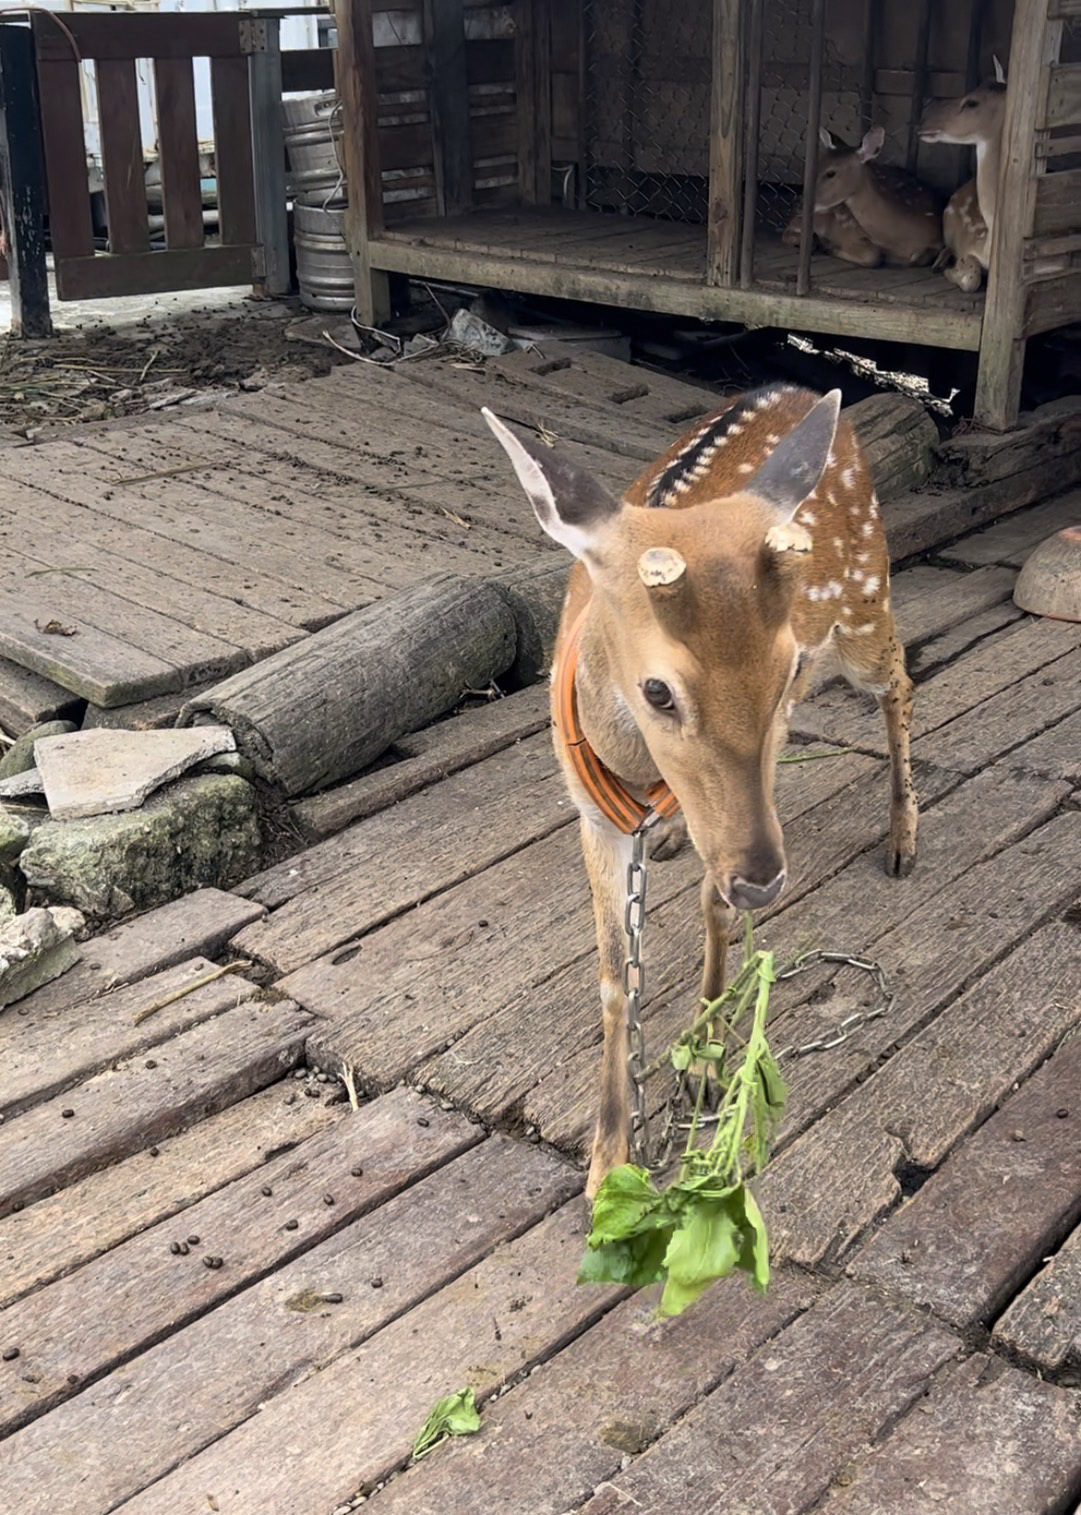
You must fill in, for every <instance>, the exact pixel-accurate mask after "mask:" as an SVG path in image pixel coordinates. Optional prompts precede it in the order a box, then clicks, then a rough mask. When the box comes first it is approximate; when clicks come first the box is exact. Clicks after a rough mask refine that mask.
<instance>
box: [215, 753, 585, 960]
mask: <svg viewBox="0 0 1081 1515" xmlns="http://www.w3.org/2000/svg"><path fill="white" fill-rule="evenodd" d="M575 813H576V812H575V811H574V807H573V806H572V804H571V802H570V800H569V799H568V798H567V795H566V789H565V786H564V783H563V777H562V774H561V773H559V772H558V771H557V767H556V759H555V754H554V753H553V751H552V746H551V743H550V742H549V740H548V737H547V735H545V734H544V733H540V734H538V735H537V736H535V737H531V738H530V739H529V740H528V741H527V742H524V743H522V745H521V746H519V747H513V748H510V749H509V750H505V751H503V752H500V753H496V754H495V756H493V757H490V758H488V759H487V761H485V762H483V763H478V764H477V765H476V766H475V767H472V768H468V769H466V770H465V771H464V772H463V773H460V774H457V775H455V776H454V777H453V778H449V779H445V780H444V781H443V783H442V784H439V785H437V786H435V787H434V788H431V789H426V790H424V791H423V793H421V794H418V795H414V796H413V797H412V798H411V799H408V800H405V801H403V802H402V804H400V805H396V806H395V807H394V808H393V809H392V810H389V811H383V812H382V814H380V815H376V816H372V817H371V819H370V820H367V821H361V822H360V823H359V824H358V825H357V826H354V827H351V828H350V829H349V830H348V831H345V832H342V833H341V834H340V835H339V836H337V837H334V838H332V839H331V840H330V841H327V842H324V843H322V845H321V846H318V847H313V848H312V849H311V850H310V851H308V852H306V853H302V854H301V856H300V857H299V858H298V859H297V860H296V863H295V865H294V870H293V871H294V872H295V875H296V877H295V878H293V879H291V880H289V885H290V888H291V890H292V898H291V899H290V900H289V901H288V903H286V904H283V905H282V906H281V907H280V908H279V909H278V910H276V911H275V913H274V914H273V915H272V916H271V917H269V918H268V919H266V920H263V921H257V922H256V923H255V924H254V925H252V926H249V927H247V928H246V929H245V930H244V931H242V932H241V933H240V935H239V936H238V937H237V938H236V939H235V940H234V943H233V945H234V948H235V950H236V951H238V952H241V953H244V954H246V955H248V954H250V955H252V956H254V957H257V958H258V959H259V960H260V961H261V962H265V963H269V964H270V965H271V967H273V968H274V969H275V970H276V971H277V972H279V973H289V972H291V971H292V970H293V969H294V968H299V967H300V966H301V964H303V963H306V962H310V961H311V960H312V959H313V958H316V957H319V956H320V955H321V954H322V953H324V952H329V951H331V950H332V949H333V948H335V947H338V946H340V945H341V944H342V942H344V941H348V940H355V939H356V938H358V937H360V936H361V935H363V934H364V933H365V932H367V931H370V930H372V929H373V928H374V927H376V926H380V925H382V924H383V923H384V922H385V921H388V920H390V919H391V918H392V917H393V916H395V915H399V914H401V912H402V911H404V910H407V909H409V907H410V906H412V905H418V904H420V903H421V902H422V901H423V900H426V899H430V898H432V897H433V896H434V895H436V894H440V893H442V892H443V891H444V890H445V889H448V888H451V887H452V886H453V885H455V884H458V883H461V881H462V880H463V879H466V878H470V877H472V876H473V875H474V874H476V873H480V872H481V871H482V870H483V869H485V868H487V867H489V866H491V864H493V863H497V862H499V861H500V860H501V859H502V858H505V857H509V856H510V855H511V853H513V852H517V851H519V850H520V849H521V848H522V847H525V846H527V845H528V844H529V843H530V842H534V841H537V840H538V839H539V838H541V837H544V836H548V835H550V834H551V833H552V832H553V831H556V830H558V829H559V828H560V827H561V826H566V825H569V824H570V822H571V821H572V820H573V818H574V816H575ZM281 877H282V870H281V869H279V870H278V878H279V879H281ZM257 897H258V898H260V899H263V900H265V899H266V892H265V890H257Z"/></svg>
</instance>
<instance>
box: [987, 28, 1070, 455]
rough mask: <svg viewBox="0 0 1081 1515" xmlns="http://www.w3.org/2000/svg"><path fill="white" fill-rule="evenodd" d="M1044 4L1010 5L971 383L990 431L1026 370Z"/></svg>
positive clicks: (1047, 42) (1046, 76) (1050, 33)
mask: <svg viewBox="0 0 1081 1515" xmlns="http://www.w3.org/2000/svg"><path fill="white" fill-rule="evenodd" d="M1047 9H1048V0H1016V5H1015V8H1014V17H1013V36H1012V39H1011V42H1010V71H1009V76H1008V83H1007V86H1006V119H1005V122H1004V123H1003V128H1002V160H1003V161H1002V176H1001V178H1000V180H999V195H998V203H999V205H1000V206H1001V207H1003V210H1002V211H1001V212H1000V214H999V215H997V216H996V217H995V225H994V231H993V235H992V239H991V266H990V269H989V271H988V279H987V299H986V303H985V306H984V317H983V334H982V338H981V342H980V367H979V376H978V379H977V383H976V410H975V413H976V419H977V420H978V421H980V422H982V424H983V425H985V426H989V427H991V428H992V429H993V430H995V431H1007V430H1009V428H1010V427H1011V426H1014V425H1015V424H1016V422H1017V415H1018V411H1019V410H1020V406H1021V379H1022V376H1023V373H1024V366H1025V337H1024V327H1025V304H1026V299H1027V290H1026V288H1025V285H1024V282H1023V264H1024V252H1025V241H1026V239H1027V238H1029V237H1031V236H1032V229H1033V224H1034V221H1035V214H1036V188H1037V179H1038V170H1040V171H1042V169H1043V167H1044V166H1045V165H1044V160H1039V161H1037V159H1036V155H1035V137H1036V127H1037V123H1038V122H1040V121H1042V120H1043V119H1044V116H1045V114H1046V107H1047V92H1048V87H1049V83H1050V77H1051V65H1052V64H1053V63H1054V62H1055V60H1056V59H1057V57H1058V54H1059V46H1060V42H1061V37H1062V22H1061V21H1052V22H1049V21H1048V19H1047Z"/></svg>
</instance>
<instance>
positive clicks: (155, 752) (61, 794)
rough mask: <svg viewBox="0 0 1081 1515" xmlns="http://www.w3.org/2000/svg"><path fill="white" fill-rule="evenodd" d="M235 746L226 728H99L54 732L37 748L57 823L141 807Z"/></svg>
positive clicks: (40, 770) (42, 775)
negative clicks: (207, 760)
mask: <svg viewBox="0 0 1081 1515" xmlns="http://www.w3.org/2000/svg"><path fill="white" fill-rule="evenodd" d="M235 748H236V741H235V739H234V737H233V733H232V732H231V731H230V730H229V728H228V727H227V726H199V727H189V728H188V729H187V730H184V731H110V730H108V729H104V728H97V729H93V730H90V731H73V732H71V733H69V734H67V735H65V736H51V737H47V738H46V739H45V740H43V741H39V742H38V744H37V747H36V749H35V750H36V754H37V765H38V772H39V773H40V774H41V778H42V782H43V784H44V786H45V798H46V799H47V800H48V802H49V814H50V815H51V816H52V818H53V820H55V821H74V820H80V819H82V818H83V817H85V816H94V815H115V814H117V813H118V812H121V811H125V810H137V809H138V808H139V806H140V805H141V804H142V803H143V802H144V800H145V799H146V798H147V796H148V795H150V794H153V792H154V790H155V789H160V788H161V787H162V786H163V785H164V784H167V783H169V782H170V780H172V779H177V778H179V777H180V776H181V774H182V773H185V772H186V771H187V770H188V769H189V768H192V767H194V766H195V764H196V763H200V762H202V761H203V760H204V759H205V758H209V757H213V756H214V755H215V754H216V753H219V752H231V751H233V750H235Z"/></svg>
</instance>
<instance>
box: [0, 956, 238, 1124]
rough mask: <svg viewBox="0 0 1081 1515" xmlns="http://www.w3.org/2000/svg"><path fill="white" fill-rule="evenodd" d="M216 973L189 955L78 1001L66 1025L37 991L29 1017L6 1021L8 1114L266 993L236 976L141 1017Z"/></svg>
mask: <svg viewBox="0 0 1081 1515" xmlns="http://www.w3.org/2000/svg"><path fill="white" fill-rule="evenodd" d="M214 971H215V970H214V964H213V963H212V962H210V961H209V960H208V959H207V958H205V957H193V958H189V959H188V960H187V961H186V962H183V963H179V964H177V965H176V966H175V967H172V968H165V969H163V971H162V972H161V973H156V974H154V975H153V976H152V977H151V978H147V979H143V980H142V981H141V982H140V983H137V984H130V985H128V986H126V987H124V988H120V989H114V990H113V991H112V993H111V994H104V995H101V996H99V997H96V998H94V999H90V1000H84V1001H82V1002H81V1003H79V1004H76V1005H72V1006H71V1007H70V1008H69V1009H68V1010H67V1011H66V1013H65V1015H64V1019H63V1026H62V1029H61V1028H60V1027H59V1026H58V1024H57V1018H56V1016H55V1015H50V1014H48V1013H47V1012H46V1013H44V1014H41V1015H39V1016H35V1015H34V1009H33V996H32V995H31V996H30V1000H29V1013H28V1014H27V1015H25V1016H24V1017H23V1018H22V1019H21V1020H17V1019H16V1018H15V1017H13V1016H11V1015H8V1016H5V1017H3V1018H0V1060H2V1062H3V1067H4V1081H3V1087H2V1088H0V1114H2V1115H3V1117H4V1118H5V1120H10V1118H11V1117H12V1116H13V1115H16V1114H18V1112H19V1111H20V1110H25V1109H26V1108H27V1107H28V1106H29V1105H32V1104H38V1103H39V1102H40V1101H41V1100H43V1099H48V1098H50V1097H51V1096H52V1095H55V1094H59V1093H61V1091H62V1090H64V1089H69V1088H71V1086H72V1085H73V1084H77V1083H78V1082H79V1081H80V1080H81V1079H86V1078H90V1077H91V1076H92V1075H93V1074H95V1073H100V1072H101V1071H102V1069H103V1068H106V1067H108V1065H109V1064H110V1063H114V1062H116V1061H117V1060H118V1059H120V1058H125V1057H134V1055H135V1054H136V1053H137V1052H143V1051H146V1050H147V1049H148V1048H150V1047H154V1046H156V1045H157V1044H158V1043H159V1042H163V1041H166V1040H168V1038H169V1037H170V1036H173V1035H174V1034H175V1033H176V1032H178V1031H185V1030H187V1029H188V1028H189V1027H190V1026H195V1025H198V1024H199V1023H200V1022H201V1021H205V1020H212V1019H213V1018H214V1016H216V1015H220V1014H221V1013H222V1011H223V1010H229V1009H231V1008H232V1007H233V1006H234V1005H238V1004H241V1003H242V1002H243V1001H244V1000H249V999H251V998H252V997H253V996H254V995H257V994H258V993H259V989H258V986H257V985H256V984H253V983H252V982H251V981H250V980H249V979H246V978H242V977H241V976H240V974H237V973H231V974H229V975H228V977H226V978H218V979H215V980H214V982H212V983H204V984H203V986H202V987H201V988H192V989H190V990H187V992H186V993H185V994H184V996H183V998H182V999H178V1000H176V1001H175V1002H174V1003H173V1004H171V1005H164V1006H162V1008H161V1009H160V1010H155V1011H154V1012H153V1014H152V1015H151V1016H150V1017H149V1019H147V1020H144V1021H142V1022H139V1020H138V1017H139V1016H140V1015H142V1014H143V1013H145V1012H146V1011H147V1010H149V1009H151V1007H152V1006H154V1005H156V1004H158V1003H159V1002H160V1001H162V1000H165V999H168V998H170V997H171V996H172V995H173V994H175V993H177V991H179V990H184V989H186V987H187V985H189V984H198V983H199V982H200V980H203V979H205V978H206V977H207V975H208V974H213V973H214Z"/></svg>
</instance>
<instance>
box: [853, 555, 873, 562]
mask: <svg viewBox="0 0 1081 1515" xmlns="http://www.w3.org/2000/svg"><path fill="white" fill-rule="evenodd" d="M870 561H871V554H870V553H869V552H857V554H856V562H857V563H869V562H870Z"/></svg>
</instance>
